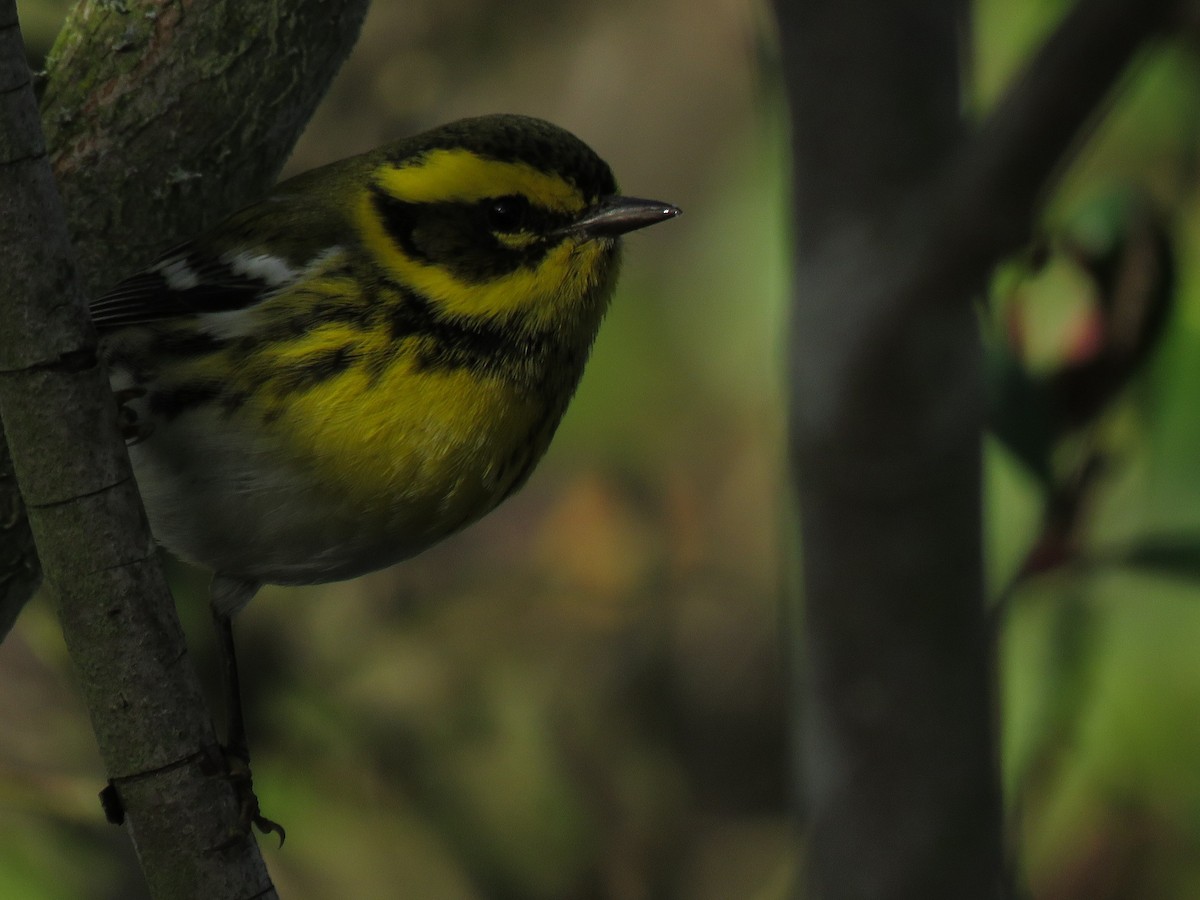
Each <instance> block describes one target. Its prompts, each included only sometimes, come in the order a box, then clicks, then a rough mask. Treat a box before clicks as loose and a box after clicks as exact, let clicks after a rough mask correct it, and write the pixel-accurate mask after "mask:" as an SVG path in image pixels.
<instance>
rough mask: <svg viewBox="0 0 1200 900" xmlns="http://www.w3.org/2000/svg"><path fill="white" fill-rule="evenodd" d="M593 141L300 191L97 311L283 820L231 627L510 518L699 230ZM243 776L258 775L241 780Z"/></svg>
mask: <svg viewBox="0 0 1200 900" xmlns="http://www.w3.org/2000/svg"><path fill="white" fill-rule="evenodd" d="M679 212H680V210H679V209H678V207H676V206H673V205H671V204H669V203H665V202H662V201H657V200H646V199H640V198H637V197H630V196H625V195H622V194H620V193H619V192H618V190H617V184H616V181H615V179H614V176H613V173H612V170H611V169H610V167H609V166H608V165H607V164H606V163H605V162H604V161H603V160H602V159H601V158H600V157H599V156H598V155H597V154H596V153H595V151H593V150H592V149H591V148H590V147H589V146H588V145H587V144H585V143H584V142H583V141H582V140H580V139H579V138H577V137H575V136H574V135H573V134H571V133H570V132H568V131H566V130H565V129H563V128H560V127H558V126H556V125H553V124H551V123H549V122H546V121H543V120H540V119H535V118H531V117H527V116H518V115H509V114H502V115H488V116H481V117H475V118H469V119H462V120H459V121H455V122H451V123H449V124H446V125H442V126H440V127H437V128H434V129H432V130H429V131H426V132H424V133H421V134H418V135H415V136H411V137H407V138H403V139H400V140H397V141H393V142H391V143H388V144H385V145H383V146H381V147H379V148H377V149H375V150H372V151H370V152H368V153H364V154H362V155H359V156H354V157H350V158H348V159H344V160H341V161H339V162H334V163H331V164H329V165H326V166H323V167H321V168H317V169H314V170H312V171H309V172H306V173H303V174H301V175H299V176H296V177H294V178H291V179H289V180H286V181H283V182H282V183H280V184H278V185H277V186H276V187H275V188H274V189H273V190H271V191H270V192H269V193H268V194H267V195H266V196H265V197H264V198H262V199H261V200H259V201H257V202H255V203H253V204H251V205H249V206H247V207H245V208H244V209H242V210H240V211H238V212H235V213H234V214H232V215H231V216H229V217H228V218H226V219H224V220H223V221H221V222H220V223H218V224H217V225H215V226H214V227H212V228H211V229H209V230H207V231H205V232H203V233H202V234H200V235H198V236H197V237H195V238H193V239H191V240H189V241H187V242H185V243H183V244H182V245H180V246H177V247H175V248H173V249H171V250H169V251H168V252H167V253H165V254H164V255H163V256H161V257H160V258H159V259H157V260H156V261H155V262H153V263H152V264H150V265H149V266H147V267H146V268H145V269H143V270H142V271H140V272H138V273H137V274H134V275H132V276H130V277H128V278H126V279H124V280H123V281H121V282H119V283H118V284H117V285H115V286H114V287H113V288H112V289H111V290H109V291H107V292H106V293H104V294H103V295H101V296H100V297H98V298H97V299H96V300H95V301H93V302H92V303H91V304H90V312H91V318H92V322H93V323H94V325H95V327H96V329H97V334H98V339H99V347H100V356H101V358H102V359H103V361H104V363H105V364H106V366H107V369H108V372H109V377H110V383H111V386H112V389H113V393H114V396H115V397H116V399H117V402H118V404H119V416H120V422H121V426H122V431H123V433H124V435H125V438H126V442H127V445H128V449H129V455H130V461H131V463H132V466H133V471H134V476H135V478H136V481H137V484H138V488H139V491H140V493H141V496H142V499H143V502H144V504H145V508H146V513H147V517H148V519H149V523H150V528H151V532H152V533H153V535H154V537H155V540H156V541H157V542H158V543H159V544H160V545H162V546H163V547H165V548H166V549H167V550H168V551H169V552H170V553H171V554H173V555H174V556H176V557H178V558H180V559H182V560H184V561H186V562H189V563H192V564H195V565H197V566H200V567H203V568H205V569H208V570H210V571H211V572H212V582H211V588H210V600H211V605H212V613H213V619H214V623H215V625H216V631H217V635H218V642H217V646H218V655H219V657H220V659H221V664H222V674H223V681H224V686H225V694H226V712H227V728H226V739H225V744H224V749H225V752H226V754H227V755H228V756H229V757H231V758H232V759H234V760H236V761H238V762H240V763H242V764H244V773H243V774H244V781H245V785H246V790H245V791H243V792H242V795H243V800H242V804H243V805H242V820H243V822H242V824H243V826H244V829H245V830H246V831H249V827H250V824H251V823H252V824H253V825H254V826H256V827H258V828H259V829H260V830H261V831H264V832H268V831H276V832H278V834H279V837H280V839H281V840H282V838H283V831H282V828H280V827H279V826H278V824H277V823H275V822H272V821H271V820H269V819H266V818H265V817H264V816H262V815H261V813H260V811H259V809H258V805H257V800H255V799H254V797H253V789H252V787H250V783H249V759H250V754H249V748H248V741H247V739H246V731H245V723H244V716H243V712H242V705H241V692H240V685H239V678H238V673H237V661H236V652H235V649H234V640H233V627H232V620H233V617H234V616H235V614H237V613H238V612H239V611H240V610H241V609H242V608H243V607H244V606H245V605H246V604H247V603H248V602H249V600H250V599H251V598H252V597H253V596H254V595H255V593H256V592H257V591H258V590H259V588H260V587H261V586H262V585H264V584H274V585H310V584H319V583H324V582H330V581H340V580H343V579H348V578H353V577H356V576H358V575H362V574H364V573H368V572H372V571H375V570H378V569H381V568H384V567H387V566H391V565H393V564H395V563H398V562H400V561H402V560H404V559H407V558H410V557H412V556H414V555H416V554H418V553H420V552H421V551H423V550H425V549H426V548H428V547H430V546H432V545H433V544H435V543H437V542H438V541H440V540H442V539H443V538H445V537H447V536H449V535H451V534H453V533H455V532H457V531H459V530H460V529H462V528H463V527H465V526H467V525H468V524H470V523H472V522H474V521H475V520H477V519H479V518H480V517H481V516H483V515H485V514H486V513H488V512H489V511H490V510H492V509H493V508H495V507H496V506H497V505H498V504H499V503H501V502H502V501H503V500H504V499H505V498H507V497H509V496H510V495H511V494H512V493H513V492H514V491H516V490H517V489H518V488H520V487H521V486H522V484H524V482H525V481H526V480H527V479H528V478H529V476H530V473H531V472H532V471H533V469H534V467H535V466H536V464H537V463H538V461H539V460H540V459H541V457H542V456H543V454H544V453H545V451H546V449H547V447H548V446H549V444H550V441H551V438H552V437H553V435H554V432H555V430H556V428H557V427H558V424H559V422H560V421H561V419H562V417H563V414H564V412H565V411H566V409H567V406H568V403H569V402H570V400H571V398H572V396H573V394H574V392H575V390H576V387H577V385H578V383H579V380H580V377H581V376H582V373H583V370H584V365H585V363H586V361H587V358H588V355H589V352H590V350H591V347H592V344H593V342H594V340H595V337H596V334H597V330H598V329H599V327H600V324H601V321H602V319H603V318H604V315H605V312H606V310H607V309H608V307H609V304H610V300H611V297H612V294H613V290H614V287H615V284H616V280H617V274H618V269H619V264H620V255H621V242H622V236H623V235H625V234H627V233H628V232H631V231H634V230H637V229H640V228H644V227H647V226H650V225H653V224H656V223H659V222H663V221H666V220H668V219H671V218H674V217H675V216H677V215H679ZM239 773H242V767H239Z"/></svg>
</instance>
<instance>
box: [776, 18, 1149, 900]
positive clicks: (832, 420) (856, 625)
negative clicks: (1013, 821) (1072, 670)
mask: <svg viewBox="0 0 1200 900" xmlns="http://www.w3.org/2000/svg"><path fill="white" fill-rule="evenodd" d="M1171 6H1172V4H1171V3H1168V2H1165V0H1158V2H1129V0H1084V2H1081V3H1079V4H1078V5H1077V6H1076V7H1075V8H1074V9H1073V10H1072V11H1071V12H1070V13H1069V14H1068V15H1067V17H1066V18H1065V19H1064V21H1063V22H1062V24H1061V26H1060V27H1059V28H1058V30H1057V31H1056V32H1055V34H1054V35H1053V36H1052V37H1051V38H1050V40H1049V41H1048V42H1047V44H1046V46H1045V47H1044V48H1043V49H1042V51H1041V52H1040V53H1039V54H1038V55H1037V56H1036V58H1035V59H1034V61H1033V63H1032V64H1031V65H1030V66H1029V67H1028V69H1027V70H1026V73H1025V74H1024V75H1023V76H1022V77H1021V78H1020V79H1019V80H1018V81H1017V83H1016V84H1015V86H1014V87H1013V89H1012V90H1011V91H1010V93H1009V94H1008V95H1007V96H1006V98H1005V99H1004V101H1002V102H1001V104H1000V105H999V106H998V107H997V109H996V111H995V112H994V113H993V114H992V115H991V116H990V117H989V119H988V120H987V122H986V124H985V125H984V127H983V128H982V129H981V130H980V131H979V132H978V133H977V134H975V135H974V136H973V137H967V136H966V135H965V134H964V129H963V126H962V124H961V121H960V118H959V113H958V110H959V85H958V79H957V71H956V70H957V67H958V58H959V47H958V42H957V41H956V39H955V31H956V27H957V25H958V24H959V23H961V21H962V18H963V15H964V12H965V4H963V3H960V2H958V0H893V2H890V3H886V4H880V3H876V2H871V0H807V2H805V0H792V2H788V0H777V2H776V8H777V11H778V16H779V23H780V36H781V43H782V48H783V58H784V70H785V75H786V79H787V86H788V91H789V102H790V106H791V111H792V122H793V152H794V186H795V197H794V202H795V219H796V223H797V224H796V232H795V234H796V238H795V259H796V274H795V282H794V296H795V304H794V311H793V321H792V338H791V342H792V352H791V357H790V366H791V383H792V394H791V409H790V422H791V427H790V436H791V444H792V463H793V468H794V472H795V480H796V485H797V488H798V492H799V498H800V505H801V515H802V529H801V531H802V539H803V550H804V554H803V555H804V560H805V563H804V591H805V617H806V621H805V634H804V644H803V648H802V650H800V651H798V652H797V654H796V657H797V659H798V660H799V661H801V671H800V673H799V675H798V684H799V685H800V686H801V687H800V689H801V692H802V696H803V700H804V704H805V709H804V717H803V720H802V722H801V726H800V729H801V732H802V734H803V739H802V745H803V746H802V750H803V752H802V753H801V755H800V756H799V758H798V762H797V769H798V773H799V779H800V781H801V785H802V793H803V797H804V803H805V804H806V805H807V809H806V813H807V818H808V821H809V823H810V845H809V873H810V881H811V886H812V889H813V895H814V896H819V897H822V898H825V900H828V898H841V897H846V898H858V897H864V898H865V897H870V898H875V900H885V898H891V897H895V898H903V897H913V896H929V897H933V896H961V897H995V896H998V895H1000V894H1001V893H1002V892H1003V891H1004V890H1005V888H1004V877H1003V861H1002V854H1001V833H1002V830H1001V822H1000V816H1001V807H1000V802H999V787H998V779H997V772H996V746H995V733H994V728H995V726H994V722H993V720H992V719H993V709H992V706H993V694H992V689H993V685H992V679H993V673H992V672H991V668H990V666H991V649H992V648H991V646H990V643H989V635H988V633H987V630H986V626H985V622H984V617H983V576H982V538H981V508H980V494H981V471H980V469H981V464H980V442H981V437H982V429H983V424H984V415H985V402H984V390H983V380H982V373H981V350H980V346H979V334H978V324H977V321H976V318H975V313H974V311H973V309H972V304H971V302H970V300H971V298H972V296H973V295H974V294H976V293H977V292H978V290H979V289H980V288H981V287H982V286H983V285H984V284H985V282H986V279H987V277H988V275H989V273H990V271H991V268H992V266H993V265H994V264H995V263H996V262H997V261H998V260H999V259H1000V258H1001V256H1002V255H1004V254H1005V253H1008V252H1011V251H1013V250H1014V249H1016V248H1018V247H1019V246H1020V245H1021V244H1022V243H1023V242H1024V241H1025V240H1026V239H1027V236H1028V235H1029V234H1030V232H1031V229H1032V227H1033V221H1034V216H1035V214H1036V212H1037V210H1038V206H1039V202H1040V201H1041V199H1042V198H1043V197H1044V194H1045V192H1046V190H1047V187H1048V185H1049V184H1050V182H1051V179H1052V178H1053V176H1054V174H1055V173H1056V172H1058V171H1060V170H1061V167H1062V166H1063V164H1064V162H1065V160H1066V158H1067V157H1068V155H1069V153H1070V151H1071V150H1072V148H1073V147H1074V146H1075V145H1076V143H1077V141H1078V140H1079V136H1080V134H1081V133H1082V131H1083V129H1084V126H1085V125H1086V124H1087V122H1088V121H1089V119H1090V118H1091V117H1092V116H1093V115H1094V114H1095V109H1096V107H1097V104H1098V103H1099V102H1100V100H1101V99H1102V98H1103V97H1104V96H1105V94H1106V93H1107V92H1108V90H1109V89H1110V88H1111V86H1112V84H1113V83H1114V82H1115V81H1116V79H1117V78H1118V77H1119V75H1120V73H1121V72H1122V70H1123V69H1124V67H1125V66H1126V65H1127V63H1128V61H1129V59H1130V58H1131V57H1132V55H1133V53H1134V52H1135V50H1136V48H1137V47H1138V46H1139V45H1140V43H1141V41H1142V40H1143V39H1144V38H1145V37H1146V36H1147V35H1148V34H1150V33H1151V32H1152V31H1153V29H1154V28H1155V27H1156V26H1157V25H1159V24H1160V23H1161V22H1162V21H1164V16H1165V14H1166V12H1167V11H1168V10H1169V9H1170V7H1171Z"/></svg>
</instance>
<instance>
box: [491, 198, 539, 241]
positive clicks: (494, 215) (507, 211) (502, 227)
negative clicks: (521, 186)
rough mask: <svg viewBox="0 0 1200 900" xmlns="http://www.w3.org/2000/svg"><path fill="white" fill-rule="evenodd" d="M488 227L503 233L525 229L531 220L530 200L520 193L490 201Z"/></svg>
mask: <svg viewBox="0 0 1200 900" xmlns="http://www.w3.org/2000/svg"><path fill="white" fill-rule="evenodd" d="M487 215H488V227H489V228H491V229H492V231H497V232H500V233H501V234H515V233H517V232H518V231H523V230H524V229H525V227H526V225H527V223H528V220H529V201H528V200H526V199H525V198H524V197H522V196H520V195H519V194H512V195H511V196H508V197H497V198H495V199H494V200H491V201H489V203H488V211H487Z"/></svg>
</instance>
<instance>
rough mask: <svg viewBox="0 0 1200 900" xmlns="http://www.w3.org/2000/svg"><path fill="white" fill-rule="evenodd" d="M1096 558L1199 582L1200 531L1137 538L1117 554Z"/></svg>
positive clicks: (1152, 572)
mask: <svg viewBox="0 0 1200 900" xmlns="http://www.w3.org/2000/svg"><path fill="white" fill-rule="evenodd" d="M1097 561H1098V562H1099V563H1100V564H1104V563H1105V562H1106V561H1111V562H1115V563H1116V564H1118V565H1121V566H1124V567H1126V568H1130V569H1137V570H1141V571H1144V572H1147V573H1151V574H1157V575H1164V576H1167V577H1170V578H1182V579H1185V580H1191V581H1200V532H1196V533H1193V534H1161V535H1149V536H1146V537H1142V538H1138V539H1137V540H1136V541H1135V542H1134V543H1133V544H1132V545H1131V546H1130V547H1128V548H1127V549H1125V550H1123V551H1121V552H1120V553H1118V554H1117V555H1115V556H1108V557H1105V556H1101V557H1100V558H1099V559H1098V560H1097Z"/></svg>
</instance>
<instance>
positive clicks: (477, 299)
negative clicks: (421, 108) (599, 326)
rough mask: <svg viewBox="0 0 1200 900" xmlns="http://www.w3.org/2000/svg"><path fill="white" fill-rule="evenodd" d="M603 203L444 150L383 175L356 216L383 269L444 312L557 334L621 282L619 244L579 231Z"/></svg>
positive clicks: (498, 163)
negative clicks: (514, 320)
mask: <svg viewBox="0 0 1200 900" xmlns="http://www.w3.org/2000/svg"><path fill="white" fill-rule="evenodd" d="M597 199H598V198H597V197H594V196H593V197H588V196H585V195H584V193H583V191H582V190H581V189H580V188H579V187H578V186H576V185H575V184H573V183H571V182H570V181H568V180H567V179H565V178H563V177H561V176H560V175H557V174H555V173H552V172H544V171H540V170H538V169H535V168H533V167H532V166H530V165H529V164H527V163H524V162H516V161H504V160H497V159H491V158H487V157H485V156H481V155H478V154H476V153H474V152H472V151H470V150H466V149H461V148H456V149H437V150H431V151H428V152H426V153H423V154H420V155H417V156H415V157H413V158H410V159H407V160H403V161H401V162H399V163H397V164H395V165H392V166H388V167H385V168H383V169H381V170H380V171H379V172H378V173H377V174H376V176H375V178H374V180H373V181H372V183H371V184H370V185H369V186H368V187H367V188H366V189H365V190H364V191H363V192H362V193H361V195H360V197H359V200H358V208H357V210H356V214H357V216H358V224H359V227H360V228H361V230H362V234H363V235H364V238H365V241H366V243H367V246H368V248H369V250H370V252H371V253H372V254H373V255H374V257H375V258H376V260H377V261H379V262H380V263H381V264H382V265H383V266H384V267H385V268H386V269H388V270H389V271H390V272H391V274H392V276H393V277H394V278H395V280H396V281H397V282H398V283H401V284H404V285H406V286H409V287H411V288H412V289H413V290H415V291H416V292H417V293H419V294H421V295H422V296H423V297H425V298H426V299H427V300H428V301H430V302H431V303H432V304H433V306H434V307H435V308H436V309H438V310H439V312H441V313H443V314H445V315H448V316H452V317H461V318H476V317H485V318H489V319H506V318H510V317H513V316H517V317H520V318H521V319H522V321H523V323H524V324H525V325H526V326H527V327H532V328H535V329H547V328H554V327H555V326H556V325H560V324H562V323H564V320H566V321H570V320H572V319H574V318H575V317H576V316H577V315H578V314H580V313H582V312H583V310H580V309H577V308H576V307H578V306H579V305H581V304H584V305H591V304H589V303H586V302H585V301H591V300H593V299H596V300H599V299H600V298H599V297H595V295H596V294H597V293H598V292H600V293H602V292H603V291H602V289H603V287H604V286H605V285H606V284H607V283H608V282H609V281H610V280H611V276H612V274H613V273H612V271H611V269H612V267H613V265H614V264H615V262H616V241H615V240H614V239H612V238H605V237H595V236H589V235H586V234H584V233H582V232H579V231H576V230H572V229H571V228H570V226H571V224H572V223H573V222H574V221H576V220H577V219H579V218H580V216H581V215H582V214H583V213H584V212H585V211H586V210H587V209H588V208H589V206H590V205H592V204H593V203H595V202H596V200H597Z"/></svg>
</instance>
